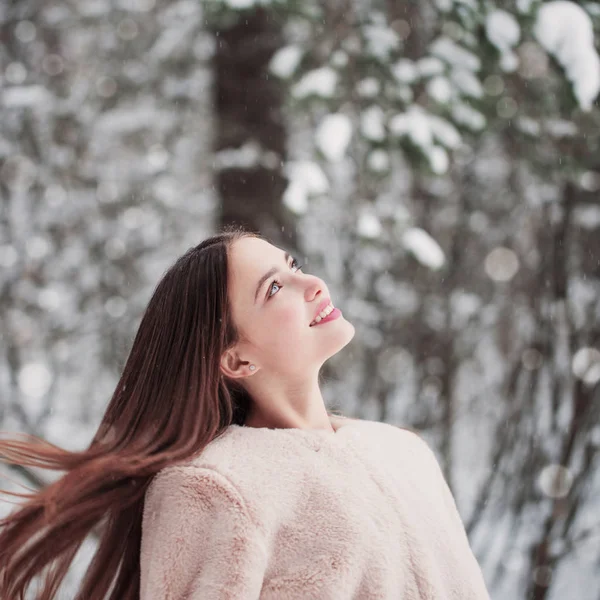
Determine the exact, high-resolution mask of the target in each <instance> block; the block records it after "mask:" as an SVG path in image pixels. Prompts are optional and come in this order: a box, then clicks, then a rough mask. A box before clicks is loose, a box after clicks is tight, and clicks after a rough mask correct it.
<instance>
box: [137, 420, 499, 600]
mask: <svg viewBox="0 0 600 600" xmlns="http://www.w3.org/2000/svg"><path fill="white" fill-rule="evenodd" d="M331 420H332V424H333V426H334V428H335V427H337V430H336V432H335V433H332V432H330V431H329V432H328V431H325V430H314V429H313V430H306V429H297V428H293V429H267V428H252V427H243V426H238V425H231V426H230V427H228V428H227V429H226V430H225V432H224V433H223V434H222V435H221V436H220V437H218V438H216V439H215V440H213V441H212V442H211V443H210V444H209V445H208V446H207V447H206V448H205V449H204V451H203V452H202V453H201V454H200V455H199V456H198V457H196V458H195V459H193V460H191V461H188V462H186V463H184V464H178V465H172V466H169V467H168V468H166V469H163V470H162V471H161V472H160V473H158V475H156V477H155V478H154V480H153V481H152V483H151V485H150V487H149V488H148V491H147V493H146V499H145V505H144V518H143V527H142V532H143V533H142V547H141V595H140V600H234V599H235V600H252V599H260V600H308V599H315V600H459V599H460V600H489V595H488V592H487V590H486V585H485V583H484V579H483V575H482V572H481V570H480V567H479V564H478V563H477V561H476V559H475V557H474V555H473V553H472V551H471V548H470V545H469V540H468V538H467V535H466V532H465V529H464V525H463V522H462V520H461V518H460V515H459V513H458V511H457V508H456V504H455V501H454V498H453V497H452V494H451V492H450V489H449V488H448V486H447V484H446V481H445V479H444V477H443V474H442V471H441V469H440V467H439V464H438V462H437V460H436V457H435V454H434V453H433V451H432V450H431V449H430V448H429V446H428V445H427V443H426V442H425V441H424V440H423V438H421V437H420V436H419V435H418V434H416V433H413V432H411V431H409V430H406V429H400V428H398V427H394V426H393V425H389V424H385V423H378V422H375V421H366V420H358V419H347V418H343V417H333V416H332V417H331Z"/></svg>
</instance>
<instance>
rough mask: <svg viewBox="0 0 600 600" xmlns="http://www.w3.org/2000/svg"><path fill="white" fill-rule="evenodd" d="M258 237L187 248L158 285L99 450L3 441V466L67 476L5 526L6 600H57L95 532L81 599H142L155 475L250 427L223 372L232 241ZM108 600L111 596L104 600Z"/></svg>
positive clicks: (0, 556)
mask: <svg viewBox="0 0 600 600" xmlns="http://www.w3.org/2000/svg"><path fill="white" fill-rule="evenodd" d="M244 236H254V237H260V238H262V239H264V238H263V237H262V236H261V235H260V234H258V233H253V232H250V231H247V230H244V229H243V228H242V227H241V226H228V227H225V228H223V230H222V231H221V232H220V233H219V234H218V235H214V236H213V237H209V238H208V239H206V240H204V241H203V242H202V243H200V244H199V245H197V246H195V247H193V248H190V249H189V250H188V251H187V252H186V253H185V254H184V255H183V256H181V257H180V258H179V259H177V261H176V262H175V264H173V266H171V267H170V268H169V269H168V270H167V272H166V273H165V275H164V276H163V278H162V279H161V280H160V282H159V283H158V285H157V286H156V288H155V290H154V293H153V295H152V297H151V299H150V302H149V303H148V306H147V307H146V310H145V311H144V314H143V316H142V319H141V323H140V326H139V329H138V331H137V333H136V336H135V339H134V341H133V345H132V348H131V351H130V354H129V357H128V358H127V362H126V363H125V367H124V369H123V373H122V375H121V378H120V379H119V382H118V383H117V386H116V389H115V391H114V393H113V395H112V398H111V400H110V403H109V404H108V407H107V409H106V412H105V414H104V416H103V418H102V421H101V423H100V425H99V428H98V431H97V432H96V434H95V436H94V438H93V440H92V441H91V443H90V445H89V446H88V448H87V449H86V450H83V451H80V452H70V451H67V450H64V449H62V448H60V447H58V446H56V445H54V444H51V443H49V442H48V441H45V440H43V439H41V438H39V437H36V436H25V437H26V438H28V439H26V441H21V440H18V439H16V437H15V436H12V439H8V440H7V439H3V440H0V460H2V461H3V462H7V463H9V464H14V465H21V466H35V467H41V468H45V469H52V470H58V471H66V474H64V475H63V476H62V477H60V478H59V479H57V480H56V481H55V482H53V483H51V484H50V485H48V486H46V487H45V488H43V489H41V490H37V491H35V492H33V493H17V492H9V491H7V490H2V493H5V494H10V495H13V496H18V497H21V498H25V499H26V502H23V503H21V504H20V508H19V509H17V510H15V511H14V512H13V513H12V514H10V515H9V516H8V517H6V518H4V519H2V520H0V598H2V600H24V599H25V598H26V595H25V594H26V593H28V592H29V590H28V588H29V587H30V586H31V585H32V583H33V582H34V580H38V581H39V582H41V586H40V591H39V592H38V593H37V595H36V598H38V599H39V600H52V599H53V598H55V597H56V594H57V593H58V592H59V588H60V585H61V583H62V581H63V580H64V578H65V576H66V574H67V572H68V570H69V567H70V564H71V562H72V561H73V559H74V557H75V555H76V553H77V551H78V549H79V548H80V546H81V545H82V543H83V542H84V541H85V539H86V537H87V536H88V535H90V534H91V533H92V532H94V533H96V534H97V536H98V547H97V551H96V553H95V554H94V556H93V558H92V560H91V562H90V565H89V567H88V569H87V571H86V573H85V576H84V578H83V581H82V582H81V586H80V588H79V591H78V593H77V596H76V597H75V600H105V599H107V598H108V600H139V593H140V591H139V582H140V565H139V561H140V545H141V534H142V516H143V503H144V495H145V492H146V489H147V488H148V486H149V484H150V482H151V479H152V477H153V476H154V475H156V473H158V471H160V470H161V469H163V468H164V467H166V466H168V465H172V464H173V463H174V462H179V461H182V462H184V461H186V460H187V459H189V458H191V457H193V456H194V455H197V454H198V453H200V452H201V451H202V450H203V449H204V447H205V446H206V445H207V444H208V443H209V442H211V441H212V440H213V439H215V438H216V437H218V436H219V435H220V434H221V433H223V431H224V430H225V428H226V427H227V426H228V425H230V424H231V423H236V424H243V423H244V421H245V418H246V415H247V412H248V410H249V408H250V403H251V398H250V396H249V394H248V393H247V392H246V391H245V389H244V388H243V387H242V386H241V384H239V383H237V382H236V381H235V380H233V379H231V378H227V377H226V376H225V375H224V374H223V372H222V371H221V370H220V357H221V355H222V353H223V351H224V350H226V349H227V348H228V347H230V345H232V344H234V343H235V342H236V341H238V331H237V330H236V328H235V326H234V323H233V322H232V318H231V314H232V313H231V307H230V304H229V300H228V287H229V286H228V257H229V256H230V254H229V250H230V247H231V245H232V244H233V242H235V241H236V240H237V239H239V238H240V237H244ZM109 594H110V595H109Z"/></svg>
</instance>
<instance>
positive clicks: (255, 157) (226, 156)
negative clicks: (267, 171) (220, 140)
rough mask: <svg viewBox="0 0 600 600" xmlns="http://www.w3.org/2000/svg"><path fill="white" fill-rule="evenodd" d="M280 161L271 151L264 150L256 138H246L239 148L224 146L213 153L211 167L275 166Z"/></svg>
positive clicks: (219, 168) (217, 168)
mask: <svg viewBox="0 0 600 600" xmlns="http://www.w3.org/2000/svg"><path fill="white" fill-rule="evenodd" d="M280 162H281V161H280V160H278V159H277V155H276V154H274V153H273V152H270V151H266V150H265V149H264V148H263V147H262V146H261V145H260V143H259V142H258V141H257V140H248V141H247V142H246V143H245V144H244V145H243V146H240V147H239V148H224V149H223V150H220V151H219V152H217V153H215V155H214V158H213V167H214V168H215V169H216V170H223V169H236V168H237V169H251V168H253V167H257V166H260V165H262V166H265V167H267V168H276V167H277V166H278V165H279V163H280Z"/></svg>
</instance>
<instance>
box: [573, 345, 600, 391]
mask: <svg viewBox="0 0 600 600" xmlns="http://www.w3.org/2000/svg"><path fill="white" fill-rule="evenodd" d="M571 369H572V370H573V375H575V377H577V378H579V379H581V380H582V381H583V382H584V383H585V384H586V385H588V386H589V387H590V388H591V387H593V386H594V385H596V384H597V383H598V382H599V381H600V351H599V350H597V349H596V348H587V347H584V348H580V349H579V350H577V352H575V354H574V355H573V360H572V364H571Z"/></svg>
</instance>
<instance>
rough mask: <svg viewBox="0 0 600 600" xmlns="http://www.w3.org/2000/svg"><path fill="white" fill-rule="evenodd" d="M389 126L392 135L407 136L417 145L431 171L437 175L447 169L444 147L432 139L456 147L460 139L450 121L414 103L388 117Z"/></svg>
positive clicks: (447, 162)
mask: <svg viewBox="0 0 600 600" xmlns="http://www.w3.org/2000/svg"><path fill="white" fill-rule="evenodd" d="M389 127H390V131H391V132H392V133H393V134H394V135H397V136H400V137H402V136H407V137H408V138H409V139H410V140H411V141H412V142H413V143H414V144H415V145H416V146H418V147H419V148H420V149H421V150H422V151H423V153H424V154H425V156H426V157H427V159H428V160H429V164H430V166H431V169H432V170H433V172H434V173H436V174H438V175H441V174H442V173H445V172H446V171H447V170H448V166H449V157H448V153H447V152H446V150H445V148H443V147H441V146H437V145H435V144H434V140H437V141H438V142H440V143H442V144H444V145H445V146H446V147H448V148H452V149H454V148H458V146H460V144H461V141H462V139H461V136H460V134H459V133H458V131H457V130H456V128H455V127H454V126H453V125H452V124H451V123H449V122H448V121H446V120H445V119H442V118H441V117H438V116H436V115H431V114H429V113H427V112H426V111H425V110H423V109H422V108H421V107H419V106H415V105H413V106H411V107H410V108H409V109H408V111H407V112H405V113H401V114H398V115H395V116H394V117H393V118H392V119H390V123H389Z"/></svg>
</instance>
